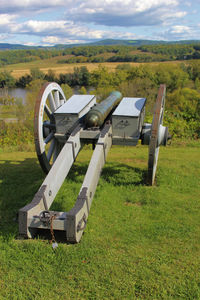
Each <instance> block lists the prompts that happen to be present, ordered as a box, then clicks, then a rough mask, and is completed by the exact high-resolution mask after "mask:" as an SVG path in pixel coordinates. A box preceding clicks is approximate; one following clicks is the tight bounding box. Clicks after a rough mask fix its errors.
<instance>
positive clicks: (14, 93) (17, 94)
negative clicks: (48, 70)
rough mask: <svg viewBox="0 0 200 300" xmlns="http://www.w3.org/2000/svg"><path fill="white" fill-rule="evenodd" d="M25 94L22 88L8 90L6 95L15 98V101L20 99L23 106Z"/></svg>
mask: <svg viewBox="0 0 200 300" xmlns="http://www.w3.org/2000/svg"><path fill="white" fill-rule="evenodd" d="M26 94H27V91H26V90H25V89H22V88H12V89H8V95H9V96H11V97H13V98H15V99H17V98H21V99H22V101H23V104H25V100H26Z"/></svg>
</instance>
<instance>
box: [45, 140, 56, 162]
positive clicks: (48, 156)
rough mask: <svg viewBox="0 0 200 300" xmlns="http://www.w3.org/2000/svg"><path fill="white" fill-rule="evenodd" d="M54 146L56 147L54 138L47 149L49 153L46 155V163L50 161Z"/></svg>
mask: <svg viewBox="0 0 200 300" xmlns="http://www.w3.org/2000/svg"><path fill="white" fill-rule="evenodd" d="M55 146H56V140H55V138H54V139H53V140H52V142H51V145H50V147H49V151H48V153H47V159H48V161H50V160H51V157H52V154H53V152H54V150H55Z"/></svg>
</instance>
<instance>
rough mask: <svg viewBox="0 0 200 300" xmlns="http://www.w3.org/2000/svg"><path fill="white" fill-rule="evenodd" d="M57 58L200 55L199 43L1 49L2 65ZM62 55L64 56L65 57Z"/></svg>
mask: <svg viewBox="0 0 200 300" xmlns="http://www.w3.org/2000/svg"><path fill="white" fill-rule="evenodd" d="M52 57H58V60H57V63H62V64H63V63H67V64H70V63H86V62H90V63H98V62H99V63H100V62H161V61H173V60H191V59H199V58H200V43H195V44H158V45H147V46H139V47H136V46H125V45H109V46H79V47H72V48H66V49H52V48H45V49H26V50H25V49H24V50H1V51H0V67H3V66H5V65H8V64H16V63H24V62H30V61H35V60H43V59H48V58H52ZM62 57H63V58H62Z"/></svg>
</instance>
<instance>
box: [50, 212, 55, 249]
mask: <svg viewBox="0 0 200 300" xmlns="http://www.w3.org/2000/svg"><path fill="white" fill-rule="evenodd" d="M55 218H56V215H52V216H51V217H50V232H51V240H50V243H51V244H53V243H56V239H55V235H54V231H53V220H54V219H55Z"/></svg>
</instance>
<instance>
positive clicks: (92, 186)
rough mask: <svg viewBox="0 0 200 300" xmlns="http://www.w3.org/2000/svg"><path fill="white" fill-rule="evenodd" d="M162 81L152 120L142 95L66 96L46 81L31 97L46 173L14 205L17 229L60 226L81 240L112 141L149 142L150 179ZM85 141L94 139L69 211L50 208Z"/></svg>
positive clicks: (160, 137) (159, 136) (159, 131)
mask: <svg viewBox="0 0 200 300" xmlns="http://www.w3.org/2000/svg"><path fill="white" fill-rule="evenodd" d="M165 92H166V87H165V85H161V86H160V88H159V91H158V96H157V100H156V104H155V111H154V115H153V121H152V124H147V123H144V117H145V104H146V98H130V97H125V98H123V99H122V95H121V93H120V92H117V91H115V92H112V93H111V94H110V95H109V97H108V98H106V99H105V100H104V101H102V102H101V103H96V97H95V96H94V95H73V96H72V97H71V98H70V99H68V100H67V101H66V98H65V95H64V93H63V91H62V89H61V87H60V86H59V85H58V84H56V83H46V84H45V85H44V86H43V87H42V89H41V90H40V93H39V95H38V98H37V100H36V105H35V118H34V138H35V146H36V152H37V156H38V160H39V162H40V165H41V167H42V169H43V171H44V172H45V173H47V176H46V178H45V180H44V182H43V183H42V185H41V187H40V188H39V190H38V192H37V193H36V194H35V196H34V198H33V200H32V202H31V203H30V204H28V205H26V206H25V207H23V208H21V209H20V210H19V233H20V235H21V236H23V237H26V238H33V237H34V236H35V235H36V233H37V231H38V229H48V230H49V229H50V220H51V226H52V229H53V230H59V231H64V232H65V235H66V239H67V241H68V242H72V243H77V242H79V241H80V239H81V236H82V234H83V231H84V229H85V227H86V223H87V219H88V216H89V211H90V207H91V204H92V200H93V197H94V194H95V190H96V187H97V184H98V181H99V178H100V174H101V170H102V168H103V166H104V164H105V161H106V157H107V154H108V151H109V150H110V148H111V145H112V144H113V145H130V146H136V145H137V143H138V141H139V139H141V143H142V144H146V145H149V158H148V176H147V183H148V184H149V185H153V184H154V182H155V175H156V169H157V161H158V154H159V147H160V145H165V146H166V144H167V140H168V138H169V134H168V128H167V127H164V126H163V125H162V123H163V115H164V106H165ZM85 143H91V144H92V145H93V149H94V151H93V155H92V158H91V161H90V163H89V166H88V169H87V172H86V175H85V178H84V181H83V184H82V187H81V189H80V192H79V195H78V197H77V200H76V202H75V205H74V207H73V208H72V209H71V210H70V211H68V212H56V211H50V207H51V204H52V203H53V201H54V199H55V197H56V195H57V193H58V191H59V189H60V187H61V185H62V183H63V181H64V180H65V178H66V176H67V174H68V173H69V170H70V168H71V167H72V165H73V163H74V161H75V159H76V157H77V155H78V153H79V151H80V150H81V148H82V147H83V145H84V144H85Z"/></svg>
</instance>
